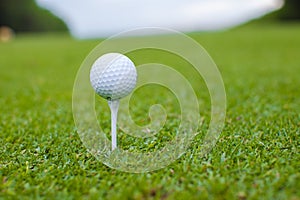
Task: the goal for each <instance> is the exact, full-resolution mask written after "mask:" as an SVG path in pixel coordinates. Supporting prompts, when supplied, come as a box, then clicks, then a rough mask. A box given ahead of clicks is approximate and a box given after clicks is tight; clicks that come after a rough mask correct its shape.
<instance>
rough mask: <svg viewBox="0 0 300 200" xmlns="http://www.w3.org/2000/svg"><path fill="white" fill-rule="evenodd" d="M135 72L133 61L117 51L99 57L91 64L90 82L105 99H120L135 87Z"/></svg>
mask: <svg viewBox="0 0 300 200" xmlns="http://www.w3.org/2000/svg"><path fill="white" fill-rule="evenodd" d="M136 80H137V73H136V68H135V66H134V63H133V62H132V61H131V60H130V59H129V58H128V57H126V56H124V55H122V54H119V53H108V54H104V55H103V56H101V57H99V58H98V59H97V60H96V61H95V62H94V64H93V65H92V68H91V71H90V82H91V85H92V87H93V88H94V90H95V91H96V93H97V94H98V95H100V96H101V97H103V98H105V99H107V100H116V99H121V98H123V97H125V96H127V95H128V94H129V93H130V92H131V91H132V90H133V89H134V87H135V85H136Z"/></svg>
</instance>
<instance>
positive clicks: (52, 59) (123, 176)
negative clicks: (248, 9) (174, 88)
mask: <svg viewBox="0 0 300 200" xmlns="http://www.w3.org/2000/svg"><path fill="white" fill-rule="evenodd" d="M190 35H191V37H193V38H194V39H195V40H196V41H198V42H199V43H200V44H202V45H203V46H204V47H205V48H206V50H207V51H208V52H209V53H210V55H211V56H212V58H213V59H214V60H215V62H216V64H217V65H218V67H219V70H220V72H221V74H222V76H223V80H224V83H225V87H226V92H227V116H226V124H225V128H224V129H223V132H222V134H221V136H220V138H219V140H218V142H217V144H216V146H215V148H214V149H213V150H212V151H211V152H210V153H209V154H207V155H206V156H205V157H198V156H197V152H199V149H200V148H201V137H196V138H195V140H194V141H193V143H192V145H191V147H190V148H189V149H188V151H187V152H186V154H184V155H183V156H182V157H181V158H180V159H178V160H177V161H176V162H174V163H173V164H171V165H170V166H168V167H166V168H164V169H161V170H158V171H154V172H150V173H142V174H130V173H125V172H120V171H116V170H114V169H111V168H109V167H107V166H105V165H103V164H102V163H100V162H99V161H97V160H96V159H95V158H94V157H93V156H92V155H91V154H90V153H88V151H87V149H86V148H85V147H84V145H83V144H82V142H81V140H80V138H79V136H78V134H77V132H76V128H75V125H74V122H73V117H72V108H71V105H72V87H73V83H74V79H75V76H76V72H77V70H78V68H79V66H80V64H81V62H82V61H83V59H84V58H85V57H86V55H87V54H88V53H89V52H90V51H91V50H92V49H93V48H94V47H95V46H96V45H97V44H98V43H99V41H96V40H92V41H77V40H74V39H72V38H70V37H69V36H66V35H55V34H52V35H20V36H18V37H17V38H16V39H15V40H14V41H12V42H9V43H1V44H0V107H1V115H0V133H1V135H0V145H1V148H0V198H4V199H32V198H34V199H239V200H244V199H293V200H299V199H300V192H299V188H300V172H299V169H300V152H299V147H300V138H299V136H300V128H299V127H300V114H299V113H300V106H299V105H300V89H299V86H300V79H299V74H300V60H299V53H300V37H299V36H300V24H277V25H276V24H273V25H257V24H255V25H247V26H243V27H240V28H236V29H233V30H229V31H223V32H216V33H193V34H190ZM191 53H192V52H191ZM137 54H138V53H137ZM142 55H144V56H142V57H141V59H140V60H139V61H138V62H146V61H148V60H147V59H149V60H151V59H155V58H156V57H157V56H158V55H157V52H156V53H155V52H152V53H151V52H144V53H142ZM145 55H147V56H145ZM143 59H145V60H143ZM164 59H165V60H164V61H165V62H166V63H169V64H172V63H173V64H174V63H175V62H176V59H171V58H169V59H168V56H166V57H164ZM187 73H188V72H187ZM141 94H142V93H140V95H139V93H138V94H137V96H136V98H137V99H139V101H138V102H139V104H138V108H141V109H137V110H140V112H146V111H147V109H145V110H142V109H143V108H144V106H143V105H144V104H145V105H149V104H151V103H152V102H151V101H149V98H148V97H147V95H144V96H143V95H141ZM197 95H198V98H199V99H200V100H201V101H202V102H203V105H202V106H203V109H202V110H203V126H202V128H201V129H200V130H199V131H200V132H201V131H202V132H204V133H205V130H206V129H205V127H207V124H208V122H209V110H210V106H209V105H210V102H209V99H208V98H207V95H205V94H203V96H202V94H201V92H199V93H198V94H197ZM170 105H173V104H171V103H170V104H169V106H170ZM167 106H168V104H167ZM171 107H172V106H171ZM136 117H137V122H138V123H146V122H147V119H146V122H145V121H141V119H142V118H141V119H139V113H137V114H136ZM139 120H140V121H139ZM169 120H170V121H171V122H172V115H171V118H170V119H169ZM103 123H104V126H108V124H109V115H107V116H106V118H105V119H103ZM105 124H107V125H105ZM171 126H172V125H171ZM171 128H173V129H176V127H171ZM107 130H109V127H107ZM166 132H167V131H166ZM165 134H166V133H165ZM170 137H171V136H170ZM171 138H172V137H171ZM123 141H124V142H123V143H121V145H123V146H122V147H123V148H127V149H130V148H129V147H130V140H129V141H128V140H126V139H124V140H123ZM159 142H160V140H158V142H157V141H156V143H155V144H156V145H159ZM134 144H135V146H136V147H137V148H138V147H139V143H134ZM140 145H141V146H142V147H143V148H150V149H151V148H152V147H153V144H152V146H151V147H148V146H147V145H145V144H144V143H143V144H140Z"/></svg>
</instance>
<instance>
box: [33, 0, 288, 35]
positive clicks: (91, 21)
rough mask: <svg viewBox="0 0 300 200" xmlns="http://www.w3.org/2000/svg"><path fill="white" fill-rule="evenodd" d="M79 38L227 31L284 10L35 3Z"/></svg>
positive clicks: (216, 1) (68, 0) (262, 1)
mask: <svg viewBox="0 0 300 200" xmlns="http://www.w3.org/2000/svg"><path fill="white" fill-rule="evenodd" d="M36 1H37V3H38V5H40V6H41V7H43V8H46V9H48V10H50V11H51V12H52V13H53V14H55V15H56V16H58V17H60V18H61V19H63V20H64V21H65V22H66V24H67V25H68V27H69V29H70V31H71V34H72V35H73V36H75V37H77V38H99V37H109V36H112V35H114V34H117V33H120V32H122V31H126V30H130V29H134V28H140V27H162V28H171V29H175V30H177V31H181V32H190V31H211V30H213V31H214V30H222V29H228V28H231V27H233V26H236V25H239V24H242V23H245V22H247V21H249V20H252V19H255V18H258V17H261V16H263V15H265V14H267V13H269V12H272V11H274V10H277V9H279V8H281V7H282V5H283V0H36Z"/></svg>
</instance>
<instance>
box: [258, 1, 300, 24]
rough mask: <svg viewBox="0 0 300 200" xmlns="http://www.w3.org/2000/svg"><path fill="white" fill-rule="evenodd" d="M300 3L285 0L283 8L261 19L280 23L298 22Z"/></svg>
mask: <svg viewBox="0 0 300 200" xmlns="http://www.w3.org/2000/svg"><path fill="white" fill-rule="evenodd" d="M299 10H300V1H298V0H285V2H284V6H283V7H282V8H281V9H280V10H278V11H275V12H273V13H270V14H268V15H267V16H266V17H264V18H263V19H264V20H265V19H268V20H270V19H271V20H280V21H298V20H300V12H299Z"/></svg>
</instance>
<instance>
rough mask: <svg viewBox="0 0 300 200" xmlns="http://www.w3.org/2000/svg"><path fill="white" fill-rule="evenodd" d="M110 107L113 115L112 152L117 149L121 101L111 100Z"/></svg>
mask: <svg viewBox="0 0 300 200" xmlns="http://www.w3.org/2000/svg"><path fill="white" fill-rule="evenodd" d="M108 105H109V108H110V113H111V150H112V151H113V150H115V148H117V119H118V109H119V99H117V100H109V101H108Z"/></svg>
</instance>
